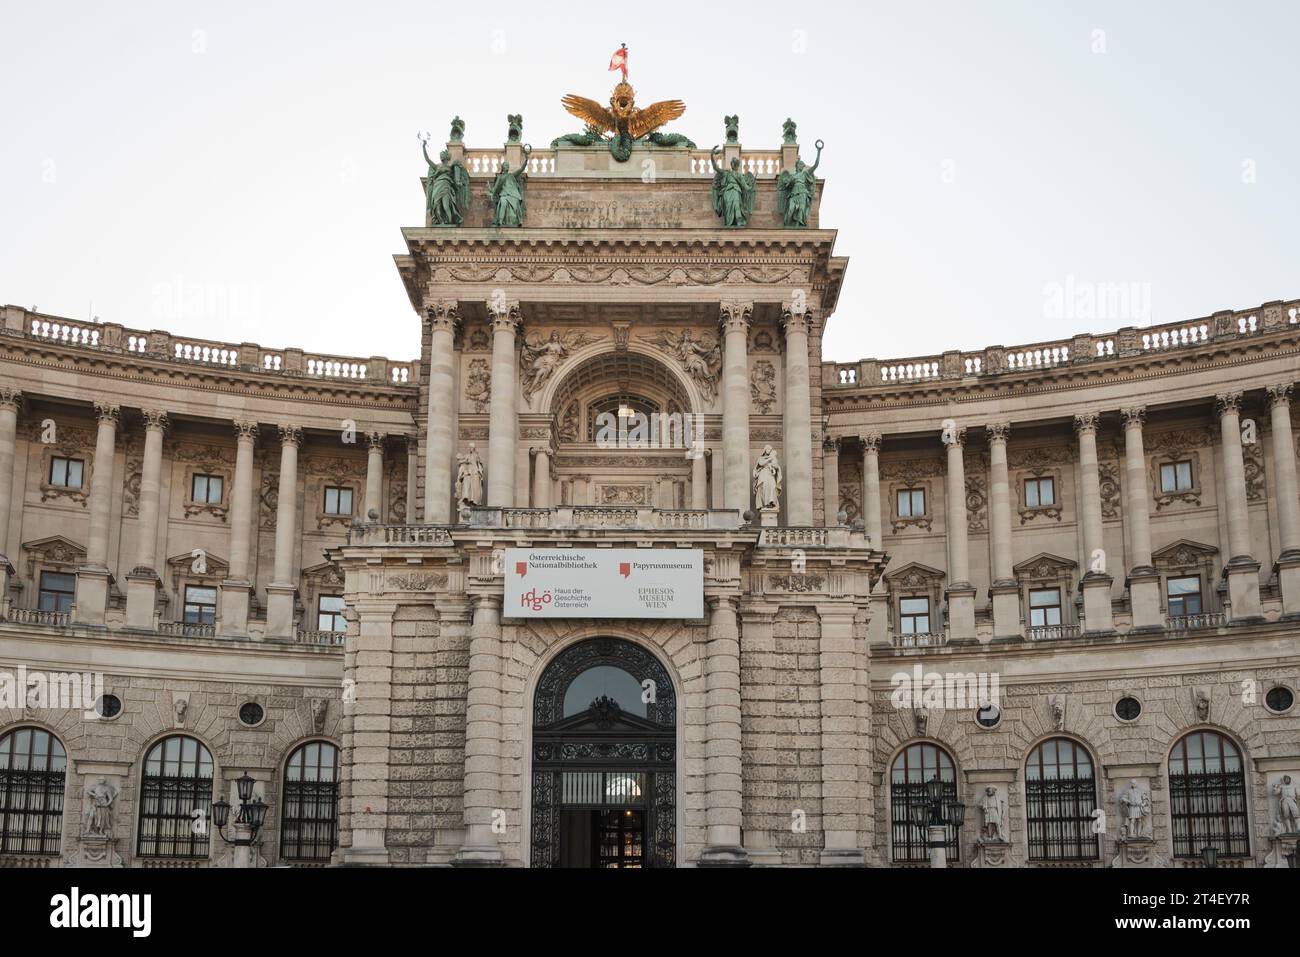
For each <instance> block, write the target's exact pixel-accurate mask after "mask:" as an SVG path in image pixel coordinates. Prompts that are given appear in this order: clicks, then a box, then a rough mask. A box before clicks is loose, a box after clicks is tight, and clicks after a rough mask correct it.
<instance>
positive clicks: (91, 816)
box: [81, 777, 118, 838]
mask: <svg viewBox="0 0 1300 957" xmlns="http://www.w3.org/2000/svg"><path fill="white" fill-rule="evenodd" d="M117 795H118V789H117V788H116V787H114V786H113V785H112V784H109V783H108V778H103V777H101V778H100V779H99V780H98V781H96V782H95V783H94V784H90V785H87V786H86V792H85V799H84V801H83V803H82V811H81V836H82V837H83V838H84V837H112V836H113V814H114V809H115V805H116V803H117Z"/></svg>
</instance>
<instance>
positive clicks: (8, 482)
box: [0, 386, 23, 615]
mask: <svg viewBox="0 0 1300 957" xmlns="http://www.w3.org/2000/svg"><path fill="white" fill-rule="evenodd" d="M22 401H23V394H22V393H21V392H19V391H18V390H17V389H11V388H9V387H8V386H0V615H3V614H6V613H7V612H8V608H9V578H10V576H11V575H13V573H14V566H13V562H12V561H11V560H10V559H9V513H10V512H11V511H12V510H13V496H14V456H15V454H16V452H17V448H18V408H19V406H21V405H22ZM15 551H16V549H15Z"/></svg>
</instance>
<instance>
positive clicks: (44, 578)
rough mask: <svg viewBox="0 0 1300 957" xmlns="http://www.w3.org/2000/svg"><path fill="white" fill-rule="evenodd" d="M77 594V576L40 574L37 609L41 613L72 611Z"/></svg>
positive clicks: (56, 573) (54, 573)
mask: <svg viewBox="0 0 1300 957" xmlns="http://www.w3.org/2000/svg"><path fill="white" fill-rule="evenodd" d="M76 594H77V576H76V575H65V574H64V573H62V572H41V589H40V594H39V595H37V602H38V604H37V607H38V608H39V609H40V610H41V611H72V602H73V600H74V599H75V597H76Z"/></svg>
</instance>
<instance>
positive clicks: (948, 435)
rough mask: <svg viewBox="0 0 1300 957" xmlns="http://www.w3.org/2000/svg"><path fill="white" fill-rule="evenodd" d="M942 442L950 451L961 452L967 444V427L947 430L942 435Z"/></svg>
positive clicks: (955, 426)
mask: <svg viewBox="0 0 1300 957" xmlns="http://www.w3.org/2000/svg"><path fill="white" fill-rule="evenodd" d="M940 440H941V441H942V442H943V444H944V445H945V446H947V447H948V448H949V449H952V448H956V449H957V451H958V452H960V451H961V450H962V447H963V446H964V445H965V444H966V426H964V425H954V426H953V427H952V428H951V429H948V428H945V429H944V430H943V433H942V434H941V435H940Z"/></svg>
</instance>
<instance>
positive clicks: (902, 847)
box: [889, 742, 961, 863]
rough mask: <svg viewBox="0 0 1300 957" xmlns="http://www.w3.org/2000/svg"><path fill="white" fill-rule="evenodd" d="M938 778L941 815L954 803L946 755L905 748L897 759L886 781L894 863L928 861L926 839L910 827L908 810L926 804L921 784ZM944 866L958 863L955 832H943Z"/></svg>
mask: <svg viewBox="0 0 1300 957" xmlns="http://www.w3.org/2000/svg"><path fill="white" fill-rule="evenodd" d="M935 775H938V777H939V780H940V781H942V782H943V799H942V800H943V804H944V812H945V814H946V813H947V809H948V806H949V805H951V804H955V803H956V801H957V774H956V771H955V769H954V766H953V763H952V758H951V757H949V756H948V752H947V751H944V750H943V749H942V748H940V747H939V746H937V745H934V744H927V743H924V742H918V743H917V744H909V745H908V746H907V747H906V748H904V749H903V750H902V751H901V752H899V755H898V757H896V758H894V767H893V769H892V771H891V772H890V778H889V806H890V820H891V822H892V825H893V855H894V860H895V861H896V862H898V863H925V862H926V861H928V860H929V859H930V848H929V835H928V834H927V833H926V829H925V828H918V827H917V826H916V825H915V824H913V823H912V806H913V805H918V804H920V805H924V804H928V803H929V798H928V797H927V795H926V791H925V783H926V782H927V781H929V780H931V779H932V778H934V777H935ZM945 837H946V845H945V846H946V848H947V854H948V862H949V863H956V862H957V861H959V860H960V859H961V847H960V845H959V844H958V843H957V828H956V827H949V828H947V829H946V832H945Z"/></svg>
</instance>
